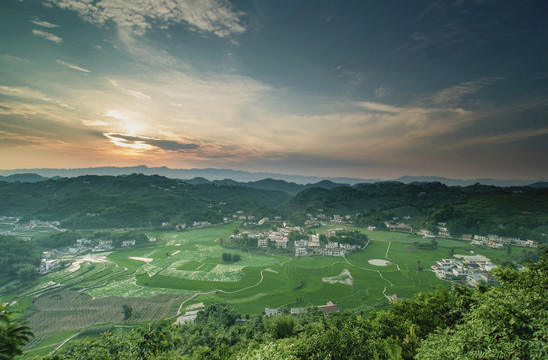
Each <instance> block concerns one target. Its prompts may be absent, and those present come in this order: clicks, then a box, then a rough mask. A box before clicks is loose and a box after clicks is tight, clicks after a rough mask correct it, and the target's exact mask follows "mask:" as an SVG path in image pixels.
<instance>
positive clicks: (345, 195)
mask: <svg viewBox="0 0 548 360" xmlns="http://www.w3.org/2000/svg"><path fill="white" fill-rule="evenodd" d="M195 180H196V181H194V183H192V184H191V183H188V182H186V181H184V180H177V179H169V178H165V177H162V176H158V175H153V176H147V175H142V174H132V175H123V176H95V175H87V176H80V177H76V178H61V179H56V180H54V179H50V180H46V181H40V182H34V183H31V182H2V181H0V197H1V199H2V201H1V202H0V215H3V216H10V215H11V216H20V217H23V221H25V220H29V219H41V220H59V221H61V222H62V224H61V225H62V226H63V227H68V228H80V229H85V228H116V227H157V226H160V225H161V224H162V223H170V224H171V225H172V226H174V225H176V224H192V223H193V222H195V221H198V222H201V221H207V222H210V223H212V224H215V223H221V222H223V221H224V220H223V218H227V217H228V218H230V219H232V217H233V215H234V214H236V213H237V211H240V210H242V211H243V212H244V213H245V215H248V216H249V215H252V216H255V218H256V219H257V220H258V219H260V218H262V217H272V216H275V215H280V216H283V217H284V218H287V219H289V220H292V221H293V222H294V223H296V224H302V223H304V221H305V220H306V219H307V214H318V213H320V212H321V213H323V214H324V215H327V216H329V215H334V214H338V215H351V216H352V218H351V220H352V221H353V222H354V224H356V225H361V226H369V225H375V226H378V227H383V226H384V222H385V221H388V220H392V219H393V218H395V217H397V218H399V220H400V221H401V220H402V218H407V219H409V218H411V220H408V221H407V222H410V223H411V225H412V226H413V228H414V229H415V230H418V229H420V228H426V229H429V230H433V231H435V230H436V225H437V224H438V222H444V223H447V227H448V228H449V230H450V231H451V234H452V235H454V236H460V235H461V234H470V233H472V234H478V235H487V234H498V235H501V236H512V237H520V238H522V239H534V240H543V241H546V240H547V238H546V235H543V234H548V188H545V187H544V188H543V187H532V186H529V187H505V188H502V187H496V186H487V185H480V184H476V185H471V186H466V187H460V186H451V187H449V186H446V185H443V184H441V183H438V182H433V183H414V184H403V183H400V182H380V183H374V184H357V185H354V186H353V187H351V186H349V185H342V186H337V185H338V184H335V183H327V182H326V183H318V184H316V186H317V187H311V188H307V189H305V190H303V191H301V192H299V193H298V194H296V195H295V196H291V195H290V194H288V193H287V190H288V188H287V186H286V185H287V184H288V183H285V182H280V181H277V180H272V179H265V180H263V181H257V182H255V183H254V184H252V185H253V186H254V187H270V188H272V189H278V190H266V189H260V188H254V187H250V186H249V185H250V184H247V185H248V186H242V184H241V183H237V182H233V181H230V180H223V181H222V182H216V183H211V182H209V181H207V180H205V179H203V180H204V181H199V180H200V179H195ZM293 185H295V186H297V184H293ZM295 186H293V188H292V189H293V191H295V190H297V187H295ZM298 186H301V185H298ZM309 186H314V184H310V185H309ZM282 190H284V191H282Z"/></svg>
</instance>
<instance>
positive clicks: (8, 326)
mask: <svg viewBox="0 0 548 360" xmlns="http://www.w3.org/2000/svg"><path fill="white" fill-rule="evenodd" d="M12 314H13V313H12V312H11V311H10V310H9V305H2V304H0V359H2V360H3V359H13V358H15V356H17V355H21V354H23V351H22V350H21V347H22V346H23V345H25V344H26V343H27V342H28V341H29V340H30V339H32V338H33V337H34V334H33V333H32V331H31V330H30V328H29V327H28V326H26V325H23V324H21V323H19V322H17V321H13V320H12V319H11V317H12Z"/></svg>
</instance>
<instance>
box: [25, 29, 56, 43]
mask: <svg viewBox="0 0 548 360" xmlns="http://www.w3.org/2000/svg"><path fill="white" fill-rule="evenodd" d="M32 33H33V34H34V35H36V36H40V37H43V38H44V39H46V40H49V41H53V42H54V43H56V44H60V43H62V42H63V39H61V38H60V37H59V36H56V35H53V34H52V33H49V32H45V31H42V30H36V29H35V30H32Z"/></svg>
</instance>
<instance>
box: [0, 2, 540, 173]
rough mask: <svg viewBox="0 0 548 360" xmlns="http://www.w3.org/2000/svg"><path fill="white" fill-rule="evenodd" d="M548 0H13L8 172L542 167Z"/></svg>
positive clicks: (6, 44)
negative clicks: (114, 168)
mask: <svg viewBox="0 0 548 360" xmlns="http://www.w3.org/2000/svg"><path fill="white" fill-rule="evenodd" d="M546 15H548V3H546V2H544V1H522V2H516V1H494V0H481V1H480V0H477V1H474V0H469V1H466V0H465V1H390V2H369V1H235V0H234V1H223V0H201V1H197V0H192V1H191V0H44V1H39V2H37V1H27V0H23V1H17V0H7V1H4V2H2V4H1V5H0V149H1V152H2V154H3V156H2V159H1V160H0V168H3V169H14V168H44V167H62V168H70V167H87V166H90V167H91V166H107V165H109V166H110V165H113V166H130V165H140V164H146V165H149V166H168V167H172V168H192V167H195V168H206V167H215V168H233V169H241V170H248V171H270V172H282V173H288V174H303V175H318V176H353V177H363V178H394V177H398V176H401V175H437V176H447V177H456V178H472V177H495V178H541V177H546V175H547V172H548V146H547V144H548V116H547V115H548V108H547V104H548V91H547V87H548V69H547V66H546V64H548V47H547V46H546V44H548V41H547V40H548V28H547V26H546V25H545V23H546V21H545V18H546Z"/></svg>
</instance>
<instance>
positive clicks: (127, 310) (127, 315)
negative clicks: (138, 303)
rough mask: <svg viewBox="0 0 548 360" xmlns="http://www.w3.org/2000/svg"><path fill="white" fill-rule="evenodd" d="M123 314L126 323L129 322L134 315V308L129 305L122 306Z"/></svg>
mask: <svg viewBox="0 0 548 360" xmlns="http://www.w3.org/2000/svg"><path fill="white" fill-rule="evenodd" d="M122 313H123V314H124V321H126V320H129V319H130V318H131V316H132V315H133V308H132V307H131V306H129V305H126V304H124V305H122Z"/></svg>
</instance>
